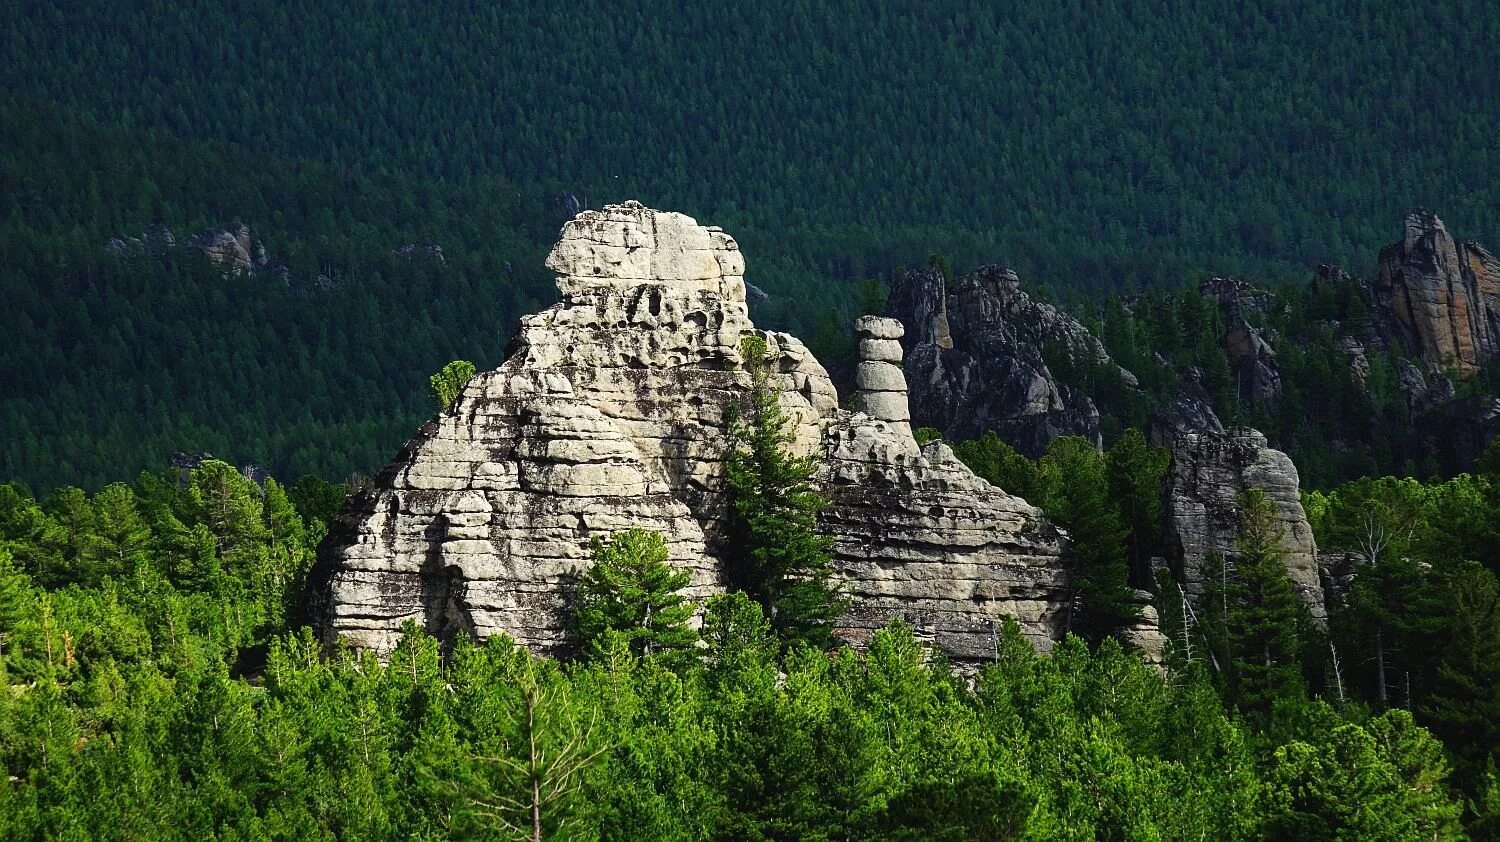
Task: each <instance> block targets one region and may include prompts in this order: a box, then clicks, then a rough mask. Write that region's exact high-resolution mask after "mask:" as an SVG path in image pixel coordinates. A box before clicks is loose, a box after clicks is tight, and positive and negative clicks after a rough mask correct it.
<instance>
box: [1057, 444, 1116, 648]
mask: <svg viewBox="0 0 1500 842" xmlns="http://www.w3.org/2000/svg"><path fill="white" fill-rule="evenodd" d="M1040 473H1041V476H1042V483H1043V486H1044V488H1045V493H1044V494H1043V497H1042V500H1043V504H1042V505H1043V508H1044V509H1046V511H1047V514H1048V516H1050V517H1052V518H1053V519H1054V520H1056V521H1057V523H1058V525H1060V526H1062V527H1063V528H1064V529H1066V530H1067V531H1068V537H1069V538H1070V539H1071V545H1070V551H1069V554H1070V555H1071V557H1072V563H1073V564H1072V567H1073V594H1074V596H1073V605H1072V608H1071V609H1070V611H1069V616H1068V629H1069V631H1072V632H1073V633H1075V634H1078V635H1080V636H1082V637H1083V638H1084V639H1085V640H1087V641H1089V643H1091V644H1098V643H1099V642H1100V641H1101V640H1103V639H1104V638H1105V637H1108V636H1110V635H1112V634H1115V633H1117V632H1119V631H1120V630H1121V629H1122V628H1124V627H1125V626H1128V625H1130V623H1131V622H1133V621H1134V619H1135V617H1136V616H1137V614H1138V613H1139V609H1138V608H1137V607H1136V605H1135V593H1134V591H1133V590H1132V588H1131V587H1130V573H1129V569H1128V565H1127V562H1126V558H1125V539H1126V536H1127V535H1128V534H1129V530H1128V529H1127V528H1126V526H1125V524H1124V523H1123V522H1122V521H1121V520H1120V513H1119V511H1118V510H1117V509H1116V508H1115V505H1114V502H1113V501H1112V500H1111V499H1110V490H1109V480H1108V478H1107V477H1106V475H1105V467H1104V457H1103V456H1101V455H1100V454H1099V451H1097V450H1095V449H1094V445H1093V443H1092V442H1090V441H1088V440H1087V439H1082V438H1077V437H1074V436H1064V437H1060V438H1056V439H1053V440H1052V442H1051V444H1049V445H1048V446H1047V455H1045V456H1043V457H1042V460H1041V463H1040Z"/></svg>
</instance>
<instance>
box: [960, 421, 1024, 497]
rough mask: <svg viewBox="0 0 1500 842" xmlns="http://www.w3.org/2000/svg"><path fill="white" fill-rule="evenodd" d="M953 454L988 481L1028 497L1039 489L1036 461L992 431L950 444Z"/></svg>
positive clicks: (1005, 489)
mask: <svg viewBox="0 0 1500 842" xmlns="http://www.w3.org/2000/svg"><path fill="white" fill-rule="evenodd" d="M953 455H955V456H957V457H958V458H959V461H961V462H963V463H964V464H965V465H968V466H969V470H971V471H973V472H974V473H976V474H978V475H979V476H980V478H982V479H983V480H984V481H986V482H988V483H989V484H991V485H993V486H995V487H996V488H999V489H1001V490H1003V491H1007V492H1009V493H1011V494H1014V495H1016V496H1018V497H1025V498H1026V499H1028V500H1030V499H1031V498H1032V497H1033V496H1035V494H1036V492H1037V490H1038V479H1037V468H1036V463H1035V462H1032V461H1031V460H1030V459H1027V458H1026V457H1025V456H1022V455H1021V454H1020V453H1019V452H1017V451H1016V449H1015V448H1014V447H1011V446H1010V444H1008V443H1007V442H1006V441H1005V440H1004V439H1002V438H1000V437H999V436H997V435H995V431H994V430H987V431H985V434H984V435H982V436H980V437H979V438H977V439H973V440H971V441H961V442H958V443H957V444H955V445H953Z"/></svg>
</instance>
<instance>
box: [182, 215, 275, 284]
mask: <svg viewBox="0 0 1500 842" xmlns="http://www.w3.org/2000/svg"><path fill="white" fill-rule="evenodd" d="M193 247H194V248H196V249H198V250H199V251H201V252H203V254H204V255H205V256H206V257H208V259H209V260H211V261H213V262H214V263H217V264H219V265H220V266H223V267H225V268H226V269H228V270H229V271H230V272H234V273H236V274H238V273H241V272H254V271H256V270H257V269H260V268H261V267H262V266H265V265H266V249H265V246H262V245H260V244H259V243H257V242H255V239H254V237H253V236H252V235H251V233H250V226H248V225H244V224H240V225H236V226H235V227H234V230H233V231H226V230H224V229H222V228H213V229H209V230H207V231H204V232H203V233H201V234H198V235H197V236H195V237H193Z"/></svg>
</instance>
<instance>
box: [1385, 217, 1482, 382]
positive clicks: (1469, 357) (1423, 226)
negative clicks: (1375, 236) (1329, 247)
mask: <svg viewBox="0 0 1500 842" xmlns="http://www.w3.org/2000/svg"><path fill="white" fill-rule="evenodd" d="M1374 299H1375V302H1374V304H1375V306H1374V307H1373V308H1372V312H1373V315H1374V317H1375V323H1376V326H1377V328H1379V329H1381V331H1382V333H1384V334H1386V337H1387V338H1388V339H1394V340H1399V341H1401V342H1402V343H1403V344H1405V345H1406V346H1407V347H1408V348H1411V349H1412V350H1414V351H1416V352H1417V353H1418V354H1420V355H1421V357H1422V359H1423V361H1424V362H1426V363H1427V367H1428V369H1429V370H1431V371H1435V372H1442V371H1457V372H1458V375H1459V376H1460V377H1468V376H1469V375H1471V374H1473V373H1474V372H1476V371H1478V370H1479V368H1480V366H1482V365H1483V364H1484V363H1485V362H1486V361H1488V360H1490V359H1492V358H1493V357H1494V356H1495V355H1496V353H1497V352H1500V260H1497V259H1496V258H1495V257H1494V255H1492V254H1490V253H1489V252H1488V251H1486V250H1485V248H1484V247H1483V246H1481V245H1479V244H1478V243H1473V242H1467V241H1455V240H1454V239H1453V236H1452V235H1451V234H1449V233H1448V229H1447V227H1446V226H1444V225H1443V221H1442V220H1441V219H1438V217H1437V214H1435V213H1432V212H1431V211H1426V210H1414V211H1412V212H1411V213H1408V214H1407V215H1406V219H1405V222H1404V224H1403V225H1402V232H1401V240H1400V242H1396V243H1392V244H1391V245H1389V246H1386V247H1385V248H1383V249H1381V251H1380V278H1379V280H1378V281H1377V282H1376V284H1375V285H1374Z"/></svg>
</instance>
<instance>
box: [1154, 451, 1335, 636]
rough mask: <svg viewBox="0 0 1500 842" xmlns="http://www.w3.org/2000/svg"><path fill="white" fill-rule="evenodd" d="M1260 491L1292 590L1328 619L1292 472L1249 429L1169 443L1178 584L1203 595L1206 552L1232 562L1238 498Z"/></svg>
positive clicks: (1171, 538)
mask: <svg viewBox="0 0 1500 842" xmlns="http://www.w3.org/2000/svg"><path fill="white" fill-rule="evenodd" d="M1250 489H1260V490H1261V491H1262V492H1264V494H1265V495H1266V499H1267V500H1269V501H1270V502H1271V503H1272V504H1274V505H1275V507H1276V511H1277V515H1278V520H1279V521H1280V532H1281V545H1282V548H1283V549H1284V550H1285V551H1286V558H1285V563H1286V567H1287V575H1288V577H1289V578H1290V579H1291V581H1292V587H1293V589H1294V590H1295V591H1296V592H1297V595H1298V596H1299V597H1301V598H1302V600H1303V602H1305V603H1306V604H1307V607H1308V609H1309V610H1310V611H1311V613H1312V615H1313V618H1314V619H1315V620H1318V621H1319V622H1322V621H1324V620H1325V619H1326V618H1327V610H1326V608H1325V607H1324V603H1323V592H1322V586H1321V584H1320V582H1319V579H1318V558H1317V546H1316V545H1315V543H1314V542H1313V533H1312V527H1311V526H1310V525H1309V524H1308V522H1307V514H1306V512H1304V511H1303V509H1302V500H1301V496H1300V494H1299V488H1298V476H1297V467H1296V466H1295V465H1293V464H1292V460H1291V459H1289V458H1287V456H1286V454H1284V453H1282V452H1281V451H1279V450H1273V449H1271V448H1270V447H1268V446H1267V444H1266V437H1265V436H1263V435H1261V434H1260V433H1259V432H1257V431H1255V430H1252V429H1250V428H1248V427H1236V428H1231V429H1229V430H1227V431H1225V432H1224V433H1222V434H1215V433H1186V434H1183V435H1179V436H1177V437H1176V439H1175V440H1174V441H1173V442H1172V465H1171V468H1170V470H1169V471H1168V474H1167V487H1166V494H1165V499H1164V506H1163V508H1164V512H1163V513H1164V515H1165V520H1166V531H1167V545H1168V547H1169V549H1170V554H1171V558H1170V559H1169V561H1170V562H1171V564H1172V567H1173V572H1174V574H1175V575H1176V578H1177V581H1179V582H1180V583H1182V586H1183V588H1184V589H1185V590H1186V591H1187V592H1188V594H1189V595H1190V596H1192V597H1194V598H1197V597H1200V596H1202V595H1203V587H1204V580H1205V577H1206V576H1207V575H1209V573H1210V571H1208V570H1206V569H1205V565H1206V563H1207V562H1208V560H1209V556H1210V555H1211V554H1215V553H1217V554H1218V555H1219V556H1220V557H1222V558H1227V559H1230V560H1231V561H1232V560H1233V558H1234V556H1235V553H1236V550H1235V542H1236V539H1237V537H1238V535H1239V525H1240V507H1239V502H1238V500H1239V496H1240V494H1241V493H1243V492H1245V491H1247V490H1250Z"/></svg>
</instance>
